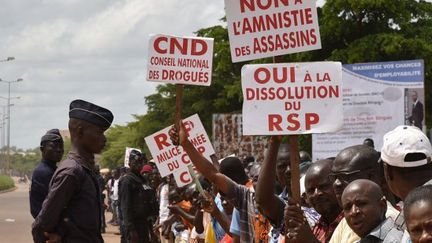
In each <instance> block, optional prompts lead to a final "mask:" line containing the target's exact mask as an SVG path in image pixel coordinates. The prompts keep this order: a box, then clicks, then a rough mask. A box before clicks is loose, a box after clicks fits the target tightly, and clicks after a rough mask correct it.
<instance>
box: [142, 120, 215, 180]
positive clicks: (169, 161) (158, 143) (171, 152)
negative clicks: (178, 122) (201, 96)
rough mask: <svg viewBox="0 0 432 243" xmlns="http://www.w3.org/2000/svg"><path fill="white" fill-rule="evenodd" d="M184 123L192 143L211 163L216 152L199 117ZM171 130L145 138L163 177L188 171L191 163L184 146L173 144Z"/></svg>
mask: <svg viewBox="0 0 432 243" xmlns="http://www.w3.org/2000/svg"><path fill="white" fill-rule="evenodd" d="M183 123H184V124H185V127H186V130H187V132H188V134H189V140H190V141H191V143H192V144H193V145H194V146H195V148H196V149H197V150H198V151H199V152H201V153H202V154H203V156H204V157H205V158H206V159H208V160H209V161H210V160H211V159H210V155H212V154H214V153H215V152H214V149H213V146H212V144H211V142H210V139H209V137H208V135H207V133H206V131H205V129H204V126H203V125H202V123H201V120H200V119H199V117H198V115H197V114H195V115H192V116H190V117H188V118H186V119H183ZM170 129H171V126H169V127H167V128H165V129H163V130H161V131H159V132H156V133H154V134H152V135H150V136H148V137H146V138H145V142H146V144H147V146H148V148H149V150H150V153H151V155H152V157H153V159H154V161H155V164H156V166H157V168H158V170H159V173H160V174H161V176H162V177H165V176H167V175H170V174H172V173H174V172H176V171H182V170H187V166H188V164H190V163H191V161H190V159H189V156H188V155H187V153H186V151H184V150H183V148H182V146H174V145H173V144H172V143H171V139H170V138H169V134H168V132H169V130H170Z"/></svg>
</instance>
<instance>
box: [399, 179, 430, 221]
mask: <svg viewBox="0 0 432 243" xmlns="http://www.w3.org/2000/svg"><path fill="white" fill-rule="evenodd" d="M431 195H432V185H425V186H420V187H416V188H414V189H413V190H411V191H410V193H408V195H407V197H406V198H405V201H404V208H403V211H404V215H405V216H406V215H408V213H409V211H410V210H411V207H412V206H413V205H414V204H416V203H417V202H421V201H424V202H428V203H431V204H432V197H431Z"/></svg>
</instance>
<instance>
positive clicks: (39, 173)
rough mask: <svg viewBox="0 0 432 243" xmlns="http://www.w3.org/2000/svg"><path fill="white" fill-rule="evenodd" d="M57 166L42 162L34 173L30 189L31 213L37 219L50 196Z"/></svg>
mask: <svg viewBox="0 0 432 243" xmlns="http://www.w3.org/2000/svg"><path fill="white" fill-rule="evenodd" d="M56 169H57V166H56V165H55V163H54V162H51V161H47V160H42V161H41V162H40V163H39V165H38V166H37V167H36V169H35V170H34V171H33V175H32V180H31V187H30V212H31V215H32V216H33V218H36V217H37V216H38V214H39V212H40V210H41V209H42V203H43V201H44V200H45V198H46V196H47V195H48V188H49V183H50V181H51V178H52V177H53V175H54V172H55V170H56Z"/></svg>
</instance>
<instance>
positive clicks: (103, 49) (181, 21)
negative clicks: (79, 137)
mask: <svg viewBox="0 0 432 243" xmlns="http://www.w3.org/2000/svg"><path fill="white" fill-rule="evenodd" d="M0 14H1V15H2V16H4V17H5V18H4V19H6V20H10V19H13V20H11V21H10V22H7V23H5V22H2V23H0V29H1V30H2V31H0V53H2V54H1V55H2V56H3V55H4V56H5V57H7V56H14V57H16V60H15V61H12V62H7V63H0V78H2V79H7V80H12V79H16V78H20V77H22V78H23V79H24V81H23V82H21V83H18V84H13V85H12V86H11V90H12V95H13V96H21V97H22V99H20V100H16V101H14V102H15V104H16V105H15V106H13V107H12V109H11V111H12V115H11V119H12V122H11V144H12V145H17V146H18V147H22V148H32V147H36V146H38V144H39V139H40V137H41V136H42V134H43V133H44V132H45V131H46V130H48V129H51V128H60V129H62V128H66V127H67V119H68V115H67V114H68V107H69V103H70V101H72V100H73V99H76V98H81V99H86V100H89V101H91V102H94V103H96V104H99V105H102V106H105V107H107V108H109V109H111V110H112V111H113V113H114V116H115V119H114V123H115V124H125V123H126V122H129V121H132V120H133V118H132V115H131V114H144V113H145V112H146V106H145V103H144V97H145V96H147V95H149V94H151V93H153V92H154V91H155V87H156V85H157V83H150V82H147V81H146V80H145V77H146V62H147V61H146V56H147V42H148V35H149V34H150V33H167V34H175V35H193V32H194V31H196V30H198V29H199V28H204V27H209V26H212V25H215V24H219V23H220V22H219V19H220V18H221V17H223V16H224V8H223V1H211V0H158V1H153V0H92V1H87V0H61V1H60V0H42V1H34V2H33V1H30V2H29V1H25V0H15V1H7V3H5V4H4V6H2V8H1V9H0ZM14 16H15V17H16V16H22V17H20V18H14ZM3 30H4V31H3ZM2 56H0V59H1V58H2ZM6 92H7V86H6V85H4V84H1V83H0V96H5V95H7V93H6ZM1 104H2V100H0V105H1ZM0 112H1V109H0Z"/></svg>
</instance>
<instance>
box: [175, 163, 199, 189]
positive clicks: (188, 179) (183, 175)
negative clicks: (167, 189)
mask: <svg viewBox="0 0 432 243" xmlns="http://www.w3.org/2000/svg"><path fill="white" fill-rule="evenodd" d="M173 175H174V180H175V182H176V184H177V187H184V186H187V185H189V184H191V183H192V182H193V181H194V180H193V178H192V175H191V174H190V173H189V170H188V169H187V167H186V169H185V168H183V169H182V170H178V171H175V172H174V173H173Z"/></svg>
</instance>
